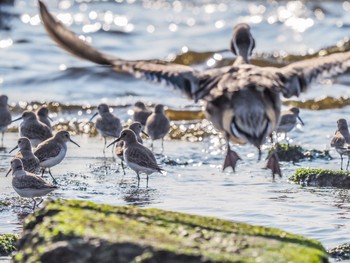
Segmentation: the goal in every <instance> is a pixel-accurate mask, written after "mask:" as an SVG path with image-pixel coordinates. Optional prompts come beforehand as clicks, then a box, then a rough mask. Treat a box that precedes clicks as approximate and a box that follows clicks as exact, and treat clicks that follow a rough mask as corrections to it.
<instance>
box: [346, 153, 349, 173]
mask: <svg viewBox="0 0 350 263" xmlns="http://www.w3.org/2000/svg"><path fill="white" fill-rule="evenodd" d="M349 164H350V155H348V163H347V164H346V170H347V171H348V168H349Z"/></svg>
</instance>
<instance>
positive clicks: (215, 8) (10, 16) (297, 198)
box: [0, 0, 350, 247]
mask: <svg viewBox="0 0 350 263" xmlns="http://www.w3.org/2000/svg"><path fill="white" fill-rule="evenodd" d="M46 2H47V4H48V7H49V9H50V10H51V11H52V12H53V13H54V15H55V16H57V17H59V18H60V19H61V20H62V21H63V22H64V23H65V24H66V25H67V26H69V27H70V28H71V29H72V30H74V31H75V32H77V33H79V34H82V35H84V37H85V38H86V39H87V40H88V41H90V42H91V43H92V44H93V45H94V46H96V47H98V48H99V49H101V50H103V51H105V52H106V53H110V54H113V55H116V56H120V57H123V58H128V59H151V58H159V59H167V60H171V59H172V58H174V56H175V55H176V54H179V53H182V52H186V51H188V50H190V51H198V52H207V51H208V52H209V51H210V52H212V51H213V52H218V53H217V54H220V56H222V57H232V56H231V55H230V52H228V51H223V50H227V48H228V46H229V40H230V37H231V33H232V26H233V25H235V24H236V23H238V22H248V23H249V24H250V25H251V28H252V33H253V35H254V37H255V38H256V42H257V47H256V54H262V53H267V54H274V53H276V54H279V55H282V56H283V55H284V54H296V55H304V54H306V53H313V52H315V51H317V50H318V49H320V48H322V47H327V46H331V45H337V44H339V43H341V41H344V40H346V39H347V38H348V37H349V26H350V2H348V1H332V2H331V1H322V2H319V1H314V2H313V1H311V2H300V1H290V2H285V1H279V2H274V1H269V2H265V1H255V2H253V1H214V0H208V1H133V0H130V1H129V0H128V1H123V0H120V1H82V0H81V1H75V2H74V1H69V0H65V1H46ZM0 10H1V20H0V21H1V29H0V93H2V94H7V95H8V96H9V103H10V104H11V105H13V106H14V105H15V104H17V103H18V102H21V103H22V104H21V105H23V103H24V102H33V101H39V102H51V101H57V102H58V103H61V104H65V105H66V104H74V105H78V107H83V106H84V107H85V106H87V105H97V104H98V103H100V102H102V101H103V102H107V103H109V104H111V105H116V106H117V107H116V108H115V110H114V113H116V114H117V115H118V116H119V117H120V118H121V119H122V121H123V122H124V123H125V122H127V120H128V119H130V115H129V114H130V111H129V110H131V109H132V107H130V106H128V105H132V104H133V103H134V102H135V101H137V100H143V101H145V102H147V103H148V104H153V103H159V102H162V103H163V104H165V105H166V106H168V107H169V108H174V109H180V108H182V107H185V106H193V104H192V102H191V101H188V100H187V99H186V98H183V97H181V95H179V94H177V93H176V92H173V91H172V90H171V89H169V88H165V87H164V86H162V85H157V84H153V83H147V82H144V81H142V80H135V79H133V78H132V77H129V76H126V75H120V74H114V73H113V72H112V71H111V70H110V69H109V68H106V67H101V66H96V65H94V64H92V63H90V62H86V61H82V60H79V59H77V58H75V57H72V56H71V55H69V54H67V53H65V52H64V51H62V50H61V49H60V48H58V47H57V46H56V45H55V44H54V43H53V42H52V41H51V39H49V37H48V36H47V35H46V32H45V31H44V28H43V26H42V24H41V23H40V19H39V17H38V8H37V4H36V1H15V3H14V5H13V6H12V5H9V6H1V9H0ZM220 56H219V57H220ZM216 58H218V56H216ZM213 65H214V66H215V59H208V60H205V61H204V62H200V63H197V64H196V65H194V66H195V67H198V68H206V67H208V66H213ZM347 77H348V76H347ZM346 79H348V78H345V79H344V77H343V78H338V79H336V80H335V81H334V82H330V81H327V82H322V83H316V84H315V85H313V89H312V90H310V91H309V92H308V93H307V94H303V95H302V97H301V98H300V100H302V99H306V98H322V97H324V96H325V95H330V96H333V97H340V96H344V97H347V96H349V94H350V92H349V91H350V89H348V85H349V82H348V81H346ZM123 105H126V106H127V107H118V106H123ZM349 112H350V111H349V107H346V108H341V109H332V110H324V111H312V110H306V109H305V110H302V111H301V117H302V119H303V121H304V122H305V123H306V125H305V126H304V127H299V128H298V129H296V130H294V131H293V132H291V133H290V134H289V135H290V137H291V138H292V140H293V141H292V143H297V144H301V145H302V146H303V147H304V148H306V149H319V150H324V149H329V148H330V146H329V142H330V139H331V137H332V135H333V134H334V131H335V128H336V120H337V119H338V118H340V117H343V118H346V119H347V118H348V115H349ZM88 113H89V112H86V111H84V110H83V109H82V110H81V111H80V110H72V111H71V112H69V111H65V112H64V113H62V112H58V113H53V114H52V117H53V119H54V123H55V124H57V123H59V122H60V121H67V120H68V121H69V120H71V121H78V122H83V121H86V120H87V119H88V118H89V117H90V116H89V115H88ZM14 115H15V116H17V115H19V113H15V114H14ZM198 122H199V121H198ZM184 124H185V125H186V123H184ZM204 124H205V121H204ZM16 125H18V124H13V126H16ZM74 139H75V140H76V141H77V142H78V143H79V144H80V145H81V148H77V147H76V146H75V145H73V144H70V145H69V146H68V153H67V157H66V159H65V160H64V161H63V162H62V163H61V164H60V165H58V166H57V167H54V168H53V169H52V172H53V174H54V175H56V177H57V179H58V183H59V186H60V188H59V190H57V191H56V192H55V193H54V194H53V195H51V198H75V199H85V200H91V201H95V202H98V203H108V204H113V205H128V204H130V205H140V206H144V207H158V208H163V209H167V210H175V211H182V212H188V213H195V214H200V215H210V216H216V217H220V218H225V219H229V220H235V221H244V222H248V223H252V224H259V225H265V226H271V227H278V228H282V229H284V230H286V231H289V232H293V233H298V234H302V235H305V236H307V237H310V238H315V239H317V240H319V241H321V242H322V243H323V244H324V246H325V247H332V246H336V245H338V244H341V243H345V242H349V241H350V240H349V233H350V221H349V218H350V215H349V211H350V202H349V201H350V200H349V199H350V197H349V191H348V190H340V189H333V188H322V189H320V188H313V187H302V186H299V185H294V184H292V183H290V182H289V181H288V177H290V176H291V175H292V174H293V172H294V171H295V170H296V169H297V168H299V167H319V168H327V169H339V166H340V159H339V156H338V155H337V153H336V152H335V151H333V150H332V149H331V155H332V156H333V157H334V159H333V160H330V161H326V160H316V161H312V162H311V161H304V162H300V163H298V164H295V165H293V164H291V163H282V169H283V174H284V176H283V178H282V179H277V180H276V181H273V180H272V179H271V175H270V172H269V171H267V170H264V169H262V168H263V167H264V166H265V162H264V161H260V162H257V155H256V154H257V152H256V149H254V148H253V147H252V146H249V145H247V146H239V147H238V152H239V154H240V156H241V157H243V161H240V162H239V164H238V167H237V171H236V173H232V172H230V171H226V172H222V171H221V169H222V166H221V165H222V162H223V156H224V142H223V140H222V139H220V138H219V136H217V135H212V136H209V137H205V138H203V140H200V141H197V142H189V141H186V140H170V139H168V140H166V142H165V151H164V153H163V154H157V159H158V162H159V163H160V164H161V165H162V167H163V168H164V170H166V174H165V175H160V174H154V175H152V176H151V177H150V181H149V187H148V188H147V187H146V180H145V178H142V179H141V182H140V186H139V187H137V181H136V176H135V174H134V172H133V171H131V170H130V169H127V170H126V175H123V174H122V172H121V171H120V169H119V166H118V163H117V162H115V161H114V160H113V158H112V155H111V153H110V151H109V150H107V151H106V156H105V157H104V155H103V153H102V148H103V140H102V139H101V138H100V137H98V136H95V137H90V136H88V135H82V134H79V135H75V136H74ZM16 140H17V133H14V132H13V133H7V134H6V137H5V146H6V147H7V150H6V151H3V152H1V153H0V172H1V175H2V176H0V193H1V198H0V199H1V200H2V201H6V202H11V203H13V205H12V207H10V208H8V207H1V209H2V210H1V211H0V214H1V216H0V232H5V233H9V232H20V231H21V225H20V222H21V218H23V216H25V214H26V213H28V211H30V209H27V208H25V205H26V203H25V202H24V201H21V200H20V199H19V198H18V196H17V194H16V193H15V192H14V190H13V189H12V186H11V178H10V177H5V176H4V175H5V173H6V171H7V169H8V168H9V162H10V159H11V158H12V155H11V154H9V153H8V150H10V149H11V148H12V147H13V146H15V144H16ZM146 145H149V142H146ZM155 151H156V153H160V145H159V144H157V145H156V149H155ZM264 156H266V151H264ZM47 179H48V180H50V179H49V178H47ZM27 204H30V203H27Z"/></svg>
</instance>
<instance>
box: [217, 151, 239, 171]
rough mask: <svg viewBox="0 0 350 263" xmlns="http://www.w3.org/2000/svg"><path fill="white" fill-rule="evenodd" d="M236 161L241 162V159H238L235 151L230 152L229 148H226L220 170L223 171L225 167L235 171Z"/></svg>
mask: <svg viewBox="0 0 350 263" xmlns="http://www.w3.org/2000/svg"><path fill="white" fill-rule="evenodd" d="M238 160H242V159H241V157H239V155H238V154H237V153H236V152H235V151H232V150H231V149H230V147H228V148H227V153H226V157H225V161H224V166H223V168H222V170H223V171H224V170H225V169H226V168H227V167H232V170H233V171H235V168H236V164H237V161H238Z"/></svg>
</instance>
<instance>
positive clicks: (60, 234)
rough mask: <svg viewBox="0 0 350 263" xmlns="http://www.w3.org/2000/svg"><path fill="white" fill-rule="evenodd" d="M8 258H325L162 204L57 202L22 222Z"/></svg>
mask: <svg viewBox="0 0 350 263" xmlns="http://www.w3.org/2000/svg"><path fill="white" fill-rule="evenodd" d="M18 244H19V245H18V250H19V252H18V253H17V255H16V256H15V257H14V262H27V263H29V262H51V263H55V262H65V263H68V262H119V263H122V262H165V263H166V262H185V263H186V262H191V263H192V262H193V263H194V262H267V263H268V262H274V263H276V262H298V263H299V262H328V254H327V252H326V251H325V249H324V248H323V247H322V245H321V244H320V243H319V242H318V241H315V240H311V239H307V238H304V237H302V236H299V235H293V234H290V233H287V232H285V231H282V230H278V229H274V228H267V227H262V226H252V225H249V224H245V223H236V222H230V221H226V220H221V219H217V218H212V217H202V216H196V215H190V214H184V213H176V212H169V211H164V210H160V209H153V208H147V209H141V208H137V207H125V206H123V207H114V206H109V205H97V204H94V203H92V202H87V201H75V200H56V201H51V202H50V203H46V205H45V206H44V207H43V208H42V209H40V210H38V211H36V212H35V213H34V214H33V215H31V216H29V217H28V218H27V219H26V220H25V223H24V232H23V236H22V238H21V239H20V241H19V243H18Z"/></svg>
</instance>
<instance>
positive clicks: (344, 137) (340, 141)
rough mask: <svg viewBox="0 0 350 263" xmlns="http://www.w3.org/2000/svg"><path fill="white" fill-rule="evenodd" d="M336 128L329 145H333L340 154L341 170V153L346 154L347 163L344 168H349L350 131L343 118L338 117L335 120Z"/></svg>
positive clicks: (341, 164)
mask: <svg viewBox="0 0 350 263" xmlns="http://www.w3.org/2000/svg"><path fill="white" fill-rule="evenodd" d="M337 126H338V129H337V130H336V132H335V135H334V137H333V138H332V140H331V147H335V150H336V151H337V152H338V153H339V155H340V160H341V162H340V169H341V170H343V155H347V156H348V163H347V165H346V170H348V168H349V163H350V149H349V146H350V133H349V128H348V123H347V122H346V120H345V119H339V120H338V121H337Z"/></svg>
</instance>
